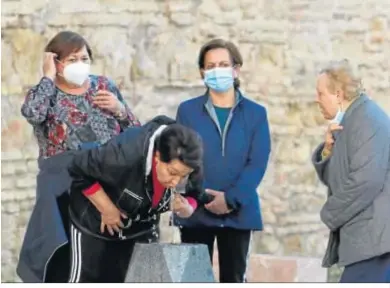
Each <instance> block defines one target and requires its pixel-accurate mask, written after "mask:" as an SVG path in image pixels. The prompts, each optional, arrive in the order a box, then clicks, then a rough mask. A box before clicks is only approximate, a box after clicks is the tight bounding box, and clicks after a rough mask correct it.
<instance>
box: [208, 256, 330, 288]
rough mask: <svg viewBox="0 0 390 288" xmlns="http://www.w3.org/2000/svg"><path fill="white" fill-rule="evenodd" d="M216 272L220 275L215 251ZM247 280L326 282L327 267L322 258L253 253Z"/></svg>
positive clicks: (255, 281) (217, 275)
mask: <svg viewBox="0 0 390 288" xmlns="http://www.w3.org/2000/svg"><path fill="white" fill-rule="evenodd" d="M213 263H214V265H213V267H214V273H215V275H216V277H219V269H218V254H217V253H214V261H213ZM246 272H247V273H246V275H247V282H250V283H258V282H268V283H291V282H301V283H302V282H321V283H323V282H326V281H327V269H325V268H322V267H321V259H320V258H311V257H288V256H271V255H266V254H252V255H251V256H250V258H249V261H248V267H247V271H246Z"/></svg>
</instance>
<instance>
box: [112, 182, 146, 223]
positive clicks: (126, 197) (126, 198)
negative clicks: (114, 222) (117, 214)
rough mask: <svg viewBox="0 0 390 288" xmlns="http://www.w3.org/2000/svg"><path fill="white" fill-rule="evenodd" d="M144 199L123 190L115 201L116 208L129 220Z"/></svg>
mask: <svg viewBox="0 0 390 288" xmlns="http://www.w3.org/2000/svg"><path fill="white" fill-rule="evenodd" d="M143 200H144V198H143V197H141V196H139V195H138V194H136V193H134V192H132V191H130V190H129V189H127V188H125V189H124V190H123V192H122V194H121V196H120V197H119V199H118V201H117V206H118V208H119V209H120V210H122V211H124V212H125V213H126V214H127V216H128V217H129V218H130V219H131V218H134V216H135V215H136V214H137V213H138V211H139V208H140V207H141V205H142V202H143Z"/></svg>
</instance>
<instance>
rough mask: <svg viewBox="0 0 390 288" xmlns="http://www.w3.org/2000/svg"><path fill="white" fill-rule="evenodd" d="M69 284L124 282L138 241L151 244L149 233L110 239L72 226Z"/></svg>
mask: <svg viewBox="0 0 390 288" xmlns="http://www.w3.org/2000/svg"><path fill="white" fill-rule="evenodd" d="M70 230H71V231H70V243H71V268H70V275H69V281H68V282H70V283H123V282H124V280H125V277H126V272H127V268H128V266H129V263H130V259H131V255H132V254H133V249H134V245H135V243H136V242H144V243H149V242H151V241H155V240H156V239H151V235H150V234H145V236H141V237H139V238H136V239H130V240H118V241H107V240H104V239H101V238H96V237H93V236H92V235H89V234H86V233H83V232H81V231H80V230H78V229H77V228H76V227H75V226H74V225H73V224H71V226H70Z"/></svg>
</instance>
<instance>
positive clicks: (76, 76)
mask: <svg viewBox="0 0 390 288" xmlns="http://www.w3.org/2000/svg"><path fill="white" fill-rule="evenodd" d="M90 68H91V65H89V64H86V63H83V62H76V63H72V64H69V65H66V66H65V68H64V71H63V72H62V73H63V75H64V78H65V80H66V81H68V82H69V83H72V84H75V85H78V86H81V85H83V83H84V82H85V80H87V78H88V76H89V70H90Z"/></svg>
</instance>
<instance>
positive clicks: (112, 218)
mask: <svg viewBox="0 0 390 288" xmlns="http://www.w3.org/2000/svg"><path fill="white" fill-rule="evenodd" d="M101 218H102V222H101V224H100V232H101V233H104V230H105V228H106V227H107V231H108V233H110V235H114V233H115V232H114V231H116V232H118V233H119V231H120V229H122V228H123V223H122V220H121V218H124V219H127V216H126V214H124V213H122V212H121V211H120V210H119V209H118V208H117V207H116V206H115V205H114V204H111V205H108V206H106V207H105V208H104V209H103V212H102V213H101Z"/></svg>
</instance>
